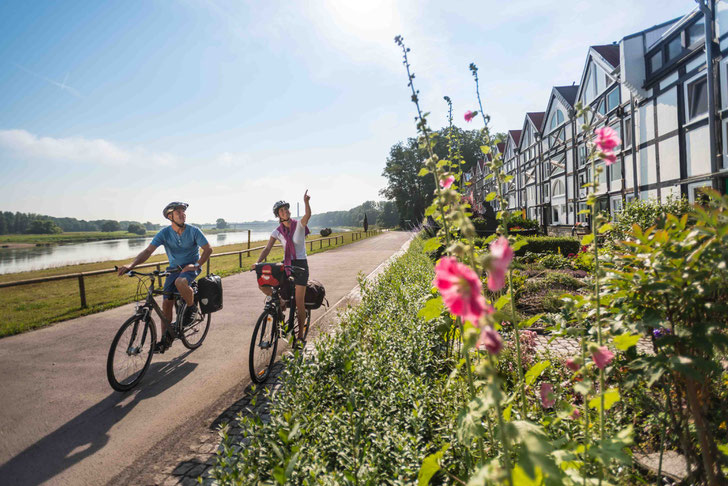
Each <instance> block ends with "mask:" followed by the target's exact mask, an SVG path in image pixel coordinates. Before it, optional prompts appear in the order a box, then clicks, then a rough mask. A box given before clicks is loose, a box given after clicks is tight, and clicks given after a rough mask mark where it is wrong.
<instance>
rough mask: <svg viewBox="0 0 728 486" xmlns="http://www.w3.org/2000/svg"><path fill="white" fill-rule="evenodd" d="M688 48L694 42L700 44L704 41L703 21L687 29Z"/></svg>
mask: <svg viewBox="0 0 728 486" xmlns="http://www.w3.org/2000/svg"><path fill="white" fill-rule="evenodd" d="M686 34H687V42H686V44H687V45H688V46H692V45H693V44H695V43H696V42H702V41H703V40H704V39H705V20H704V19H703V18H701V19H700V20H698V21H697V22H695V23H694V24H693V25H691V26H690V27H688V29H687V33H686Z"/></svg>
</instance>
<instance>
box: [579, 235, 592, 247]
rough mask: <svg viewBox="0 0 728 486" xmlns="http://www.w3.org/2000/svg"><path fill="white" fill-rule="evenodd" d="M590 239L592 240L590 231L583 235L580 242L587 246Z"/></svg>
mask: <svg viewBox="0 0 728 486" xmlns="http://www.w3.org/2000/svg"><path fill="white" fill-rule="evenodd" d="M592 241H594V235H593V234H592V233H589V234H587V235H584V238H582V239H581V244H582V245H583V246H588V245H589V244H590V243H591V242H592Z"/></svg>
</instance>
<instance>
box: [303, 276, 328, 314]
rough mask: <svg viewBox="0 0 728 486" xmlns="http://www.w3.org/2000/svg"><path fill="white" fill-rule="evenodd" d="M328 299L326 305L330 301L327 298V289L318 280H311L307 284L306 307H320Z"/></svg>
mask: <svg viewBox="0 0 728 486" xmlns="http://www.w3.org/2000/svg"><path fill="white" fill-rule="evenodd" d="M324 300H326V307H328V306H329V301H328V299H326V289H325V288H324V286H323V284H321V282H319V281H318V280H309V281H308V284H306V308H307V309H318V308H319V307H321V305H322V304H323V302H324Z"/></svg>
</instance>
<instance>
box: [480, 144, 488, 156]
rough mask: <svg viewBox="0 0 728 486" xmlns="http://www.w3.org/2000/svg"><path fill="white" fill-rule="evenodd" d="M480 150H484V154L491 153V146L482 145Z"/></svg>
mask: <svg viewBox="0 0 728 486" xmlns="http://www.w3.org/2000/svg"><path fill="white" fill-rule="evenodd" d="M480 151H481V152H483V154H484V155H488V154H489V153H490V147H489V146H488V145H481V146H480Z"/></svg>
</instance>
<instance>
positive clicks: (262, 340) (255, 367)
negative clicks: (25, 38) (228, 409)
mask: <svg viewBox="0 0 728 486" xmlns="http://www.w3.org/2000/svg"><path fill="white" fill-rule="evenodd" d="M277 349H278V323H277V320H276V316H275V315H274V314H273V312H270V311H264V312H263V313H262V314H261V315H260V317H259V318H258V322H257V323H256V324H255V329H254V330H253V339H252V340H251V341H250V356H249V360H248V365H249V368H250V378H251V379H252V380H253V381H254V382H255V383H263V382H264V381H265V380H266V379H267V378H268V375H269V374H270V369H271V366H273V362H274V361H275V360H276V350H277Z"/></svg>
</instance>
